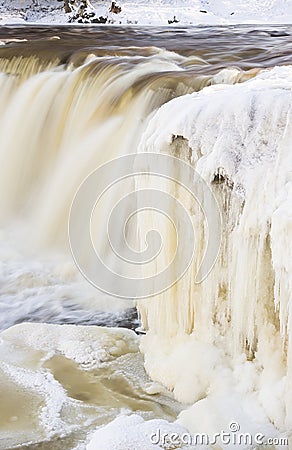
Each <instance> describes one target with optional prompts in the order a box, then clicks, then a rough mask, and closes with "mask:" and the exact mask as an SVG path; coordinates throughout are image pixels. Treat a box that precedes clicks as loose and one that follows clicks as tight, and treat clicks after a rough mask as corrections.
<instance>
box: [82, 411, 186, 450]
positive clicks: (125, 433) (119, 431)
mask: <svg viewBox="0 0 292 450" xmlns="http://www.w3.org/2000/svg"><path fill="white" fill-rule="evenodd" d="M159 433H160V435H161V434H163V433H165V434H166V435H168V436H171V435H172V434H173V433H175V434H178V435H183V434H186V433H187V429H186V428H183V427H181V426H180V425H178V424H171V423H169V422H167V421H166V420H157V419H156V420H149V421H145V420H143V418H142V417H140V416H138V415H137V414H135V415H131V416H121V417H118V418H117V419H115V420H114V421H113V422H111V423H109V424H108V425H106V426H104V427H101V428H99V429H98V430H97V431H96V432H95V433H94V434H93V435H92V437H91V440H90V443H89V444H88V445H87V447H86V450H134V449H135V450H154V449H158V448H160V449H166V450H168V449H171V448H174V447H171V446H169V443H167V441H166V443H165V445H163V441H162V442H160V445H159V446H158V445H157V441H159ZM175 448H180V449H186V450H187V449H188V450H194V449H195V447H194V446H191V445H184V444H181V445H178V446H175Z"/></svg>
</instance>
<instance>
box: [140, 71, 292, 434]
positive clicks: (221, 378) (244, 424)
mask: <svg viewBox="0 0 292 450" xmlns="http://www.w3.org/2000/svg"><path fill="white" fill-rule="evenodd" d="M291 88H292V67H291V66H286V67H275V68H274V69H272V70H267V71H262V72H261V73H259V74H258V75H257V76H256V77H255V78H253V79H252V80H249V81H247V82H245V83H242V84H236V85H232V86H226V84H221V85H216V86H210V87H206V88H204V89H203V90H202V91H200V92H199V93H194V94H190V95H185V96H182V97H179V98H176V99H174V100H172V101H170V102H168V103H167V104H165V105H163V106H162V107H161V108H160V109H159V110H158V111H157V113H156V114H155V115H154V117H153V118H152V120H151V121H150V123H149V125H148V127H147V129H146V131H145V133H144V136H143V138H142V141H141V145H140V150H141V151H150V152H163V153H172V152H173V151H174V150H173V149H174V147H173V146H174V143H175V142H178V144H177V145H176V147H175V151H176V153H175V154H176V156H179V157H184V158H185V157H188V155H191V157H190V159H191V161H190V162H191V163H192V164H193V165H194V167H195V168H196V170H197V171H198V172H199V174H200V175H201V176H202V177H203V178H204V179H205V180H206V181H207V183H208V184H209V185H211V186H213V189H214V192H215V195H216V197H217V198H218V202H219V205H220V207H221V211H222V217H223V236H222V246H221V253H220V256H219V259H218V260H217V263H216V264H215V266H214V268H213V270H212V272H211V273H210V275H209V276H208V278H207V279H206V280H205V281H204V282H203V283H201V284H200V285H194V282H193V280H194V277H195V273H196V265H197V264H198V261H197V260H198V259H199V258H200V255H201V254H202V252H203V247H204V245H205V242H206V237H205V234H204V230H202V229H201V228H200V227H202V223H200V222H199V221H197V222H196V217H197V216H196V210H195V211H194V226H195V230H196V233H197V236H202V239H201V241H200V242H199V247H198V250H197V251H198V253H197V256H196V257H195V260H194V262H193V264H192V267H191V269H190V270H189V271H188V273H187V275H186V276H185V278H184V279H183V280H182V281H181V282H180V283H179V285H178V287H176V288H172V289H171V290H170V291H168V292H167V293H165V294H162V295H161V296H160V297H159V298H154V299H153V300H147V301H145V302H143V301H142V302H140V306H139V309H140V312H141V315H142V321H143V324H144V326H145V328H146V329H148V333H147V334H146V336H145V337H143V340H142V351H143V352H144V354H145V365H146V369H147V371H148V373H149V374H150V376H151V377H152V379H154V380H157V381H159V382H161V383H162V384H164V385H165V386H167V387H168V388H169V389H170V390H172V391H173V392H174V394H175V396H176V398H177V399H179V400H180V401H184V402H189V403H194V405H193V406H192V407H191V408H190V409H188V410H186V411H185V412H183V413H181V415H180V418H179V421H180V423H181V424H182V425H184V426H186V427H187V428H188V429H189V430H191V431H192V432H201V431H206V432H209V433H211V434H212V433H214V432H217V431H218V430H220V429H225V430H228V424H229V423H230V422H231V421H232V420H237V421H238V423H239V424H240V425H241V429H242V431H243V432H244V431H250V432H252V433H256V432H262V433H264V434H266V435H267V436H273V435H275V434H277V433H278V431H277V430H276V428H278V430H280V432H287V431H289V430H291V426H292V423H291V418H292V414H291V412H292V409H291V408H292V398H291V388H290V386H291V379H292V374H291V369H292V366H291V357H292V347H291V344H292V343H291V336H292V331H291V319H292V316H291V311H290V310H291V308H289V302H290V300H291V294H292V285H291V279H292V278H291V261H292V254H291V237H292V234H291V232H292V220H291V210H292V195H291V194H292V191H291V185H292V179H291V175H292V170H291V169H292V153H291V142H292V121H291V107H292V91H291ZM179 152H181V154H178V153H179ZM186 155H187V156H186ZM218 174H219V175H218ZM216 177H217V178H216ZM153 216H154V215H152V216H151V217H149V224H148V225H147V228H148V229H153V228H155V218H154V217H153ZM183 245H186V243H183ZM170 250H171V249H170V248H168V246H167V244H166V245H165V246H164V247H163V251H164V252H170ZM182 251H183V249H182ZM168 258H169V256H168ZM158 270H159V268H158ZM160 270H161V269H160ZM274 426H275V427H276V428H275V427H274Z"/></svg>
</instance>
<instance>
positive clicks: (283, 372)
mask: <svg viewBox="0 0 292 450" xmlns="http://www.w3.org/2000/svg"><path fill="white" fill-rule="evenodd" d="M114 52H115V53H118V51H117V50H115V51H114ZM128 52H129V53H128V54H127V52H126V51H125V50H120V54H115V55H113V54H107V55H103V54H101V55H100V56H96V55H94V54H92V55H88V53H86V54H85V53H82V52H81V53H80V54H76V55H75V56H74V58H72V59H71V62H70V63H69V64H67V65H66V66H64V65H59V61H58V59H56V61H55V62H54V61H52V62H51V63H50V64H49V65H48V66H47V67H45V63H44V62H42V65H39V62H38V60H37V59H35V58H32V59H30V58H27V59H26V58H19V59H18V58H13V59H11V60H9V61H8V60H1V61H0V67H1V68H2V71H3V73H2V74H1V77H0V85H1V89H0V109H1V120H0V143H1V147H0V167H1V168H2V172H1V177H0V198H1V205H2V207H1V223H2V234H1V244H0V251H1V256H2V265H3V270H2V273H1V279H2V280H1V281H2V283H1V308H2V310H3V318H1V327H2V329H6V328H8V327H9V326H11V325H12V324H15V323H18V322H22V321H23V318H26V320H27V318H29V319H30V320H31V319H33V317H32V316H33V315H35V316H36V317H37V319H38V321H41V320H43V321H46V320H47V321H51V322H55V323H62V322H63V323H64V322H73V323H80V322H82V320H80V321H78V318H84V320H83V323H86V320H87V316H88V314H89V315H92V314H94V311H96V310H97V311H98V312H101V314H106V313H108V312H109V311H110V312H112V313H115V314H123V310H124V309H125V308H128V307H129V306H132V303H130V302H129V301H123V300H119V301H118V300H116V299H115V300H113V299H112V297H111V296H110V295H109V296H106V295H104V294H102V293H99V292H98V291H96V290H94V289H93V288H92V287H91V286H89V285H88V286H87V284H86V282H85V281H84V280H82V278H81V275H80V274H79V273H78V271H77V269H76V268H75V267H74V265H73V262H72V261H71V258H70V252H69V248H68V247H69V245H68V241H67V222H68V216H69V211H70V206H71V203H72V200H73V198H74V195H75V192H76V190H77V189H78V187H79V185H80V183H81V182H82V181H83V180H84V179H85V178H86V177H87V175H88V174H89V173H91V172H92V170H94V169H95V168H96V167H98V166H100V165H102V164H103V163H105V162H107V161H109V160H111V159H113V158H117V157H121V156H123V155H125V154H129V153H130V154H131V153H135V152H139V153H141V152H149V153H161V154H167V155H174V156H176V157H178V158H180V159H182V160H184V161H187V162H188V163H189V164H190V165H191V166H192V167H193V168H195V169H196V171H197V173H198V174H199V175H200V177H201V178H202V179H204V180H205V182H206V184H207V185H208V186H209V188H210V189H211V190H212V192H213V193H214V195H215V197H216V199H217V202H218V205H219V208H220V212H221V216H222V241H221V248H220V253H219V256H218V258H217V260H216V262H215V265H214V267H213V269H212V271H211V272H210V274H209V275H208V276H207V277H206V278H205V279H204V280H203V281H202V282H200V283H195V280H196V275H197V271H198V267H199V265H200V263H201V259H202V255H203V253H204V248H205V247H206V242H207V238H208V236H207V230H206V225H205V223H204V221H203V220H202V214H201V213H200V208H199V206H197V205H195V204H193V203H192V202H190V199H189V197H188V196H187V194H186V193H185V192H184V190H183V187H182V189H177V188H175V189H173V188H171V189H172V191H171V193H172V194H173V195H174V196H175V197H176V198H177V200H180V201H181V203H184V205H185V208H186V210H187V211H188V214H189V216H190V217H191V220H192V223H193V226H194V231H195V236H196V239H197V242H196V248H195V253H194V254H195V256H194V259H193V261H192V263H191V265H190V267H189V268H188V270H187V272H186V274H185V275H184V277H183V278H182V279H181V280H180V281H179V282H178V283H177V284H175V285H173V286H172V287H171V288H170V289H168V290H166V291H165V292H163V293H162V294H160V295H158V296H155V297H153V298H150V299H146V300H140V301H139V302H138V310H139V313H140V316H141V320H142V326H143V327H144V329H145V330H146V335H145V336H143V337H142V338H141V339H140V338H138V337H137V336H136V335H135V333H134V332H132V331H130V330H125V329H116V328H108V329H107V328H101V327H81V326H80V327H77V326H75V325H45V324H20V325H16V326H14V327H12V328H9V329H7V330H5V331H3V332H2V334H1V342H0V355H1V363H0V370H1V385H2V387H1V395H2V397H1V399H2V400H1V401H2V404H3V405H4V407H3V408H2V412H1V414H0V438H1V440H2V441H0V442H1V444H0V448H3V449H8V448H14V447H15V446H16V445H19V444H24V443H26V444H29V443H30V444H33V443H39V445H40V446H39V447H36V448H54V449H56V450H57V449H59V448H61V449H67V448H68V449H73V448H76V449H77V448H79V449H82V448H83V449H85V448H87V449H88V450H93V449H96V450H126V449H131V450H140V449H141V450H148V449H153V448H159V447H158V446H157V442H156V443H154V441H155V439H156V438H157V435H155V436H153V433H154V434H155V433H157V431H158V430H160V432H161V433H165V434H166V435H167V439H168V441H167V442H164V443H163V442H159V445H160V448H164V449H169V448H174V447H171V445H172V444H171V442H170V441H169V439H170V435H171V433H173V432H175V433H178V434H179V435H180V436H182V435H183V433H185V434H186V433H187V432H190V433H207V434H208V435H209V436H210V437H212V436H213V435H214V433H220V432H221V431H224V430H225V431H228V430H229V431H230V430H231V428H230V424H231V423H236V424H238V426H239V427H240V431H241V432H242V433H250V435H252V436H253V437H254V436H255V435H257V434H258V433H262V434H263V436H264V437H263V439H264V440H267V439H268V438H279V437H286V436H287V435H289V433H290V431H291V427H292V424H291V420H292V410H291V409H292V398H291V382H292V374H291V370H292V361H291V358H292V347H291V345H292V343H291V336H292V334H291V333H292V332H291V329H290V327H291V313H290V306H289V300H290V298H291V289H292V286H291V264H292V263H291V261H292V258H291V257H292V255H291V248H290V242H291V224H292V222H291V201H292V199H291V186H292V180H291V166H292V164H291V163H292V157H291V151H290V142H291V138H292V128H291V124H292V122H291V106H292V95H291V87H292V68H291V66H286V67H275V68H273V69H271V70H259V69H254V70H251V71H249V72H243V71H240V70H239V69H224V70H222V71H220V72H219V73H217V74H215V75H210V74H208V75H194V72H195V68H197V67H200V68H201V69H202V67H204V65H206V62H205V61H204V60H202V58H199V57H197V58H194V56H190V57H185V56H180V55H178V54H176V53H174V52H169V51H166V50H159V49H156V48H153V47H152V48H146V49H145V48H144V49H140V50H139V49H137V48H136V49H130V50H128ZM1 64H2V65H1ZM190 66H191V67H193V69H194V72H193V73H192V72H187V69H189V68H190ZM20 75H21V76H20ZM176 97H177V98H176ZM178 177H179V175H178ZM135 182H136V183H138V184H139V182H137V180H135ZM145 183H146V184H145ZM147 183H148V184H147ZM154 184H155V188H156V189H158V190H159V191H165V180H164V179H161V180H160V179H159V178H158V180H156V181H155V182H153V179H152V178H151V177H148V178H147V176H146V177H145V178H144V179H143V187H144V188H145V187H146V188H147V187H153V185H154ZM128 189H129V185H128V184H127V183H126V184H125V185H123V186H122V187H117V189H116V191H114V194H113V195H112V197H107V198H106V200H105V202H104V204H103V205H102V210H101V211H99V212H97V214H96V217H95V222H94V223H95V226H96V229H95V240H96V242H95V243H96V246H97V247H104V240H105V234H106V230H107V220H108V214H109V213H110V211H111V208H112V205H113V203H114V202H115V201H116V195H117V194H118V193H119V195H120V196H122V197H123V196H124V195H126V194H127V192H128ZM118 191H120V192H118ZM109 199H110V200H109ZM172 213H173V217H175V215H176V214H177V212H176V210H174V211H172ZM82 218H83V217H82V214H81V213H80V222H82ZM137 221H138V233H137V235H138V236H140V240H141V242H140V244H141V246H142V247H143V245H145V242H144V232H145V230H146V231H147V230H152V229H157V228H159V225H160V224H161V223H163V226H165V225H164V224H165V222H164V221H162V222H161V217H160V216H157V215H156V214H155V211H154V212H153V211H152V212H151V213H147V212H146V214H143V215H142V216H140V219H139V217H138V219H137ZM136 231H137V230H136ZM121 232H122V231H121ZM210 232H212V226H211V228H210ZM139 233H140V234H139ZM135 236H136V234H135ZM142 236H143V239H142ZM80 242H81V244H82V236H81V237H80ZM163 244H164V245H163V247H162V249H161V254H160V257H159V259H158V260H157V262H156V263H155V264H154V265H152V266H151V268H152V269H153V267H154V270H156V271H157V273H159V272H160V271H161V269H162V267H161V264H165V262H169V261H171V260H172V252H173V241H172V240H171V239H169V241H168V240H167V239H165V240H164V242H163ZM189 244H190V242H189V241H188V240H187V238H185V239H184V240H183V241H180V242H178V248H179V252H180V254H181V255H183V254H184V253H185V252H186V250H187V246H188V245H189ZM105 254H106V255H107V253H106V252H105ZM121 264H122V263H121ZM148 269H149V268H148V267H146V269H145V273H146V274H147V270H148ZM66 304H68V309H66ZM72 305H73V306H72ZM46 314H47V316H46ZM90 317H91V316H90ZM103 317H104V316H103ZM91 319H92V321H91V322H90V323H94V320H95V318H94V317H93V318H92V317H91ZM105 320H108V316H106V319H105ZM139 347H140V349H141V350H142V354H143V355H144V358H145V368H146V371H147V373H148V374H149V376H150V378H151V379H150V378H149V377H148V376H147V375H146V373H145V372H144V368H143V359H142V355H141V352H139ZM163 386H164V387H163ZM165 388H167V389H168V391H172V393H173V395H174V398H175V400H174V399H173V398H172V395H171V394H170V393H169V392H167V391H166V390H165ZM178 402H180V403H178ZM28 405H30V406H29V408H30V413H29V415H27V408H28ZM125 416H126V417H125ZM174 420H175V422H174V423H173V424H172V423H170V422H171V421H174ZM109 422H110V423H109ZM105 424H107V425H106V426H102V425H105ZM95 430H96V431H95ZM231 431H232V430H231ZM235 431H236V430H235ZM237 431H238V430H237ZM151 436H152V438H151ZM151 439H152V440H151ZM46 441H47V442H46ZM275 442H276V441H275ZM283 442H284V441H283ZM40 443H42V444H40ZM237 444H238V443H237V442H235V441H234V443H233V447H232V448H237ZM256 444H257V443H256ZM1 445H2V447H1ZM218 445H219V447H216V448H225V447H226V448H227V447H228V445H227V444H226V443H225V444H224V442H221V443H220V442H219V441H218ZM52 446H53V447H52ZM86 446H87V447H86ZM274 447H275V448H287V444H285V445H275V446H274ZM175 448H185V449H194V448H196V446H195V445H194V444H193V443H191V444H187V443H185V442H183V441H180V442H179V443H178V444H177V445H176V447H175ZM205 448H211V447H210V446H209V447H208V445H206V446H205ZM214 448H215V447H214ZM228 448H230V446H229V447H228ZM238 448H242V446H240V445H238ZM244 448H255V444H250V445H249V444H246V446H245V447H244ZM271 448H273V447H271Z"/></svg>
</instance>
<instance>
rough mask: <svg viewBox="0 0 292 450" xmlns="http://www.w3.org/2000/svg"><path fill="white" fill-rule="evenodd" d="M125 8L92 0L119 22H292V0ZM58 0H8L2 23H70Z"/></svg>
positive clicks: (190, 0) (139, 1)
mask: <svg viewBox="0 0 292 450" xmlns="http://www.w3.org/2000/svg"><path fill="white" fill-rule="evenodd" d="M116 3H117V5H118V6H120V7H121V12H120V13H118V14H116V13H113V12H110V5H111V1H110V0H92V1H91V4H92V6H93V8H94V10H95V13H96V16H97V17H99V16H102V17H107V18H108V22H107V23H113V24H115V25H120V24H122V25H127V24H139V25H168V24H169V22H173V20H174V18H175V20H174V25H175V24H177V23H178V24H179V25H191V24H192V25H198V24H203V25H216V24H219V25H224V24H236V23H254V24H255V23H291V21H292V1H291V0H160V1H159V0H150V1H147V2H145V1H143V0H118V1H117V2H116ZM68 19H69V15H68V14H65V12H64V8H63V2H61V1H58V0H4V1H2V2H0V23H16V22H18V23H19V22H24V23H29V22H33V23H34V22H40V23H67V22H68Z"/></svg>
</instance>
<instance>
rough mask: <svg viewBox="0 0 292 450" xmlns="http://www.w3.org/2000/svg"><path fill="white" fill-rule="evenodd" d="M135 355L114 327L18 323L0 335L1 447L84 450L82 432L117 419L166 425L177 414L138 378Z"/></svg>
mask: <svg viewBox="0 0 292 450" xmlns="http://www.w3.org/2000/svg"><path fill="white" fill-rule="evenodd" d="M138 349H139V341H138V338H137V336H136V335H135V333H134V332H132V331H130V330H127V329H122V328H120V329H114V328H103V327H82V326H74V325H45V324H21V325H17V326H14V327H12V328H10V329H8V330H7V331H5V332H2V334H1V341H0V359H1V364H0V375H1V388H0V396H1V413H0V437H1V445H3V446H2V447H1V448H10V446H11V447H12V446H14V445H17V444H24V443H37V442H44V441H48V442H47V444H45V443H43V444H42V445H44V447H43V448H48V449H49V448H54V449H62V450H65V449H67V448H68V449H72V448H73V447H74V446H75V445H76V443H77V442H83V443H84V446H83V447H82V448H85V442H86V439H87V434H88V433H90V432H92V430H94V429H96V428H97V427H98V426H100V425H102V424H105V423H107V422H109V421H111V420H113V419H114V418H115V417H117V416H118V415H119V414H121V413H123V414H130V413H132V412H133V411H135V412H137V413H138V414H139V415H140V416H141V417H140V418H141V421H142V417H144V418H145V419H154V418H160V417H164V418H165V417H166V418H168V419H170V420H171V419H174V418H175V416H176V414H177V412H178V411H179V409H180V407H178V405H177V404H176V402H174V401H173V400H172V399H171V398H170V397H169V396H167V395H164V394H163V393H161V392H162V391H163V388H162V387H161V386H159V385H157V384H156V383H152V382H151V381H150V380H149V378H148V377H147V376H146V374H145V371H144V369H143V360H142V358H141V354H139V352H138ZM46 445H47V447H46ZM52 446H53V447H52Z"/></svg>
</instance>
